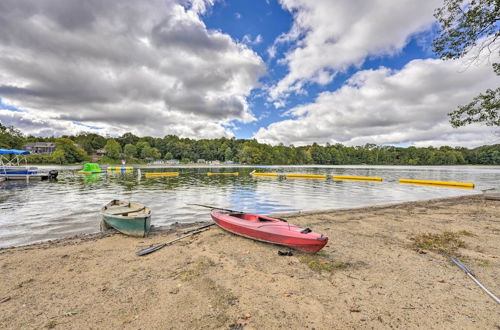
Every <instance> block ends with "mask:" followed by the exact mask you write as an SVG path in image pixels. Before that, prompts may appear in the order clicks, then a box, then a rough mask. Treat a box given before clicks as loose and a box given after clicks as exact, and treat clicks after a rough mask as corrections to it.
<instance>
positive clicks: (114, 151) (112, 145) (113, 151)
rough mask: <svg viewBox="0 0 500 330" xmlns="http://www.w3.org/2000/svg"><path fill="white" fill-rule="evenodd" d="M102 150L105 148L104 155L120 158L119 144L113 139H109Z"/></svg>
mask: <svg viewBox="0 0 500 330" xmlns="http://www.w3.org/2000/svg"><path fill="white" fill-rule="evenodd" d="M104 150H106V155H107V156H108V157H110V158H112V159H118V158H120V154H121V152H122V148H121V146H120V144H119V143H118V142H116V140H115V139H109V140H108V142H106V145H105V146H104Z"/></svg>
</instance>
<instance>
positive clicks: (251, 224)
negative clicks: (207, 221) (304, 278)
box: [210, 209, 328, 253]
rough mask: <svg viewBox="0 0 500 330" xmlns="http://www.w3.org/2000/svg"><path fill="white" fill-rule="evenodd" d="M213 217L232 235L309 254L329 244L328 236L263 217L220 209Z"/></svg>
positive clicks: (212, 213)
mask: <svg viewBox="0 0 500 330" xmlns="http://www.w3.org/2000/svg"><path fill="white" fill-rule="evenodd" d="M210 215H211V216H212V219H213V220H214V222H215V223H216V224H217V225H219V226H220V227H221V228H222V229H225V230H227V231H229V232H231V233H233V234H237V235H240V236H244V237H247V238H251V239H254V240H257V241H262V242H267V243H273V244H279V245H284V246H286V247H289V248H292V249H295V250H299V251H303V252H307V253H316V252H318V251H319V250H321V249H322V248H323V247H324V246H325V245H326V243H328V237H326V236H323V235H320V234H317V233H314V232H312V231H311V230H310V229H309V228H305V229H304V228H300V227H298V226H296V225H292V224H290V223H288V222H285V221H282V220H279V219H275V218H270V217H266V216H263V215H258V214H250V213H243V212H225V211H222V210H217V209H214V210H212V212H211V214H210Z"/></svg>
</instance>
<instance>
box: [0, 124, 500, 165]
mask: <svg viewBox="0 0 500 330" xmlns="http://www.w3.org/2000/svg"><path fill="white" fill-rule="evenodd" d="M2 127H3V126H2ZM0 132H2V133H3V134H4V135H1V134H0V137H1V139H0V143H1V142H2V141H16V142H15V145H16V146H18V148H22V146H23V145H24V144H25V143H26V142H28V141H34V140H35V141H40V142H52V141H55V143H56V146H57V151H56V152H55V153H54V154H53V155H30V156H29V157H28V158H29V161H30V162H33V163H51V162H55V163H59V164H67V163H78V162H82V161H84V160H86V159H88V158H89V156H88V155H87V153H86V152H85V151H84V150H82V149H81V148H79V147H77V146H76V144H75V141H78V140H79V139H80V140H79V141H81V136H82V135H81V134H80V135H77V136H69V137H66V138H61V139H56V138H54V137H47V138H43V137H36V138H35V137H26V138H24V137H23V136H22V134H21V133H20V132H19V131H18V130H17V129H15V128H13V127H11V128H9V129H8V130H5V127H4V130H2V131H0ZM124 136H128V137H130V133H126V134H124ZM86 137H89V136H88V135H86ZM101 139H102V141H101ZM137 139H138V142H137V143H136V144H135V145H134V144H131V143H127V144H125V146H124V148H123V153H124V156H125V157H127V159H128V160H129V161H134V162H147V161H151V160H152V159H153V160H157V159H165V160H170V159H178V160H181V162H184V163H188V162H190V161H196V160H197V159H205V160H206V161H215V160H217V161H233V162H236V163H243V164H263V165H265V164H268V165H303V164H324V165H344V164H345V165H355V164H377V165H458V164H484V165H488V164H490V165H498V164H500V144H496V145H490V146H482V147H478V148H475V149H467V148H462V147H457V148H451V147H446V146H443V147H440V148H434V147H427V148H416V147H408V148H401V147H394V146H378V145H375V144H366V145H365V146H356V147H352V146H344V145H342V144H340V143H339V144H335V145H329V144H327V145H326V146H321V145H318V144H317V143H313V144H312V145H308V146H301V147H295V146H293V145H291V146H284V145H278V146H270V145H267V144H263V143H259V142H257V141H256V140H244V139H234V138H233V139H227V138H219V139H211V140H208V139H202V140H192V139H187V138H179V137H177V136H174V135H167V136H165V137H163V138H154V137H151V136H147V137H137ZM92 140H93V141H100V142H99V143H97V144H95V145H94V147H92V149H91V151H90V152H89V153H91V154H93V153H94V152H95V151H96V149H97V148H99V149H100V148H101V147H102V145H105V149H106V150H107V152H108V155H107V156H105V157H103V158H102V160H101V162H105V163H106V162H107V163H116V162H117V161H118V160H119V159H120V157H122V154H121V152H122V149H121V146H120V144H119V142H118V141H121V138H120V137H119V138H117V139H113V138H105V137H102V136H100V137H99V138H97V137H92ZM104 141H105V142H104ZM103 142H104V143H103ZM4 144H5V142H4ZM9 146H10V144H9Z"/></svg>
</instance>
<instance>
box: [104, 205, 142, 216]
mask: <svg viewBox="0 0 500 330" xmlns="http://www.w3.org/2000/svg"><path fill="white" fill-rule="evenodd" d="M145 208H146V207H145V206H143V207H140V208H137V209H129V208H126V209H122V210H121V211H119V212H113V213H111V212H110V213H109V214H111V215H123V214H129V213H135V212H139V211H142V210H144V209H145Z"/></svg>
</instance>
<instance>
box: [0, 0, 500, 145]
mask: <svg viewBox="0 0 500 330" xmlns="http://www.w3.org/2000/svg"><path fill="white" fill-rule="evenodd" d="M440 6H442V0H425V1H414V0H372V1H365V0H351V1H341V0H315V1H310V0H253V1H243V0H148V1H135V0H113V1H111V0H110V1H101V0H85V1H83V0H38V1H32V0H2V1H0V122H1V123H2V124H3V125H14V126H15V127H17V128H19V129H20V130H21V131H22V132H23V133H25V134H32V135H37V136H61V135H70V134H77V133H79V132H83V131H85V132H94V133H98V134H101V135H105V136H120V135H122V134H123V133H125V132H132V133H134V134H136V135H138V136H145V135H150V136H155V137H163V136H165V135H170V134H173V135H177V136H181V137H189V138H196V139H199V138H219V137H227V138H232V137H235V138H245V139H250V138H254V139H257V140H258V141H259V142H262V143H268V144H272V145H276V144H280V143H283V144H284V145H291V144H293V145H296V146H299V145H307V144H312V143H314V142H316V143H318V144H326V143H330V144H336V143H342V144H344V145H364V144H366V143H373V144H378V145H395V146H417V147H424V146H431V145H432V146H436V147H437V146H442V145H449V146H465V147H476V146H480V145H485V144H494V143H500V132H499V130H498V128H492V127H487V126H485V125H480V124H475V125H469V126H466V127H463V128H459V129H456V128H452V127H451V125H450V123H449V122H448V120H449V118H448V116H447V114H448V113H449V112H451V111H453V110H455V109H456V108H457V107H458V106H459V105H463V104H466V103H468V102H470V101H471V100H472V99H473V98H474V97H475V96H477V95H478V94H479V93H481V92H483V91H485V90H486V89H488V88H497V87H498V86H499V82H500V81H499V77H498V76H496V75H495V73H494V72H493V70H492V68H491V62H492V61H493V62H495V61H498V54H497V53H495V52H493V54H490V55H489V56H479V57H478V58H479V59H476V60H471V58H470V57H469V58H464V59H460V60H448V61H443V60H440V59H438V58H437V57H436V55H435V54H433V52H432V46H431V43H432V39H433V37H434V36H435V34H436V30H437V25H436V22H435V19H434V17H433V13H434V10H435V9H436V8H438V7H440ZM497 46H498V45H497ZM471 54H474V52H471Z"/></svg>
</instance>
